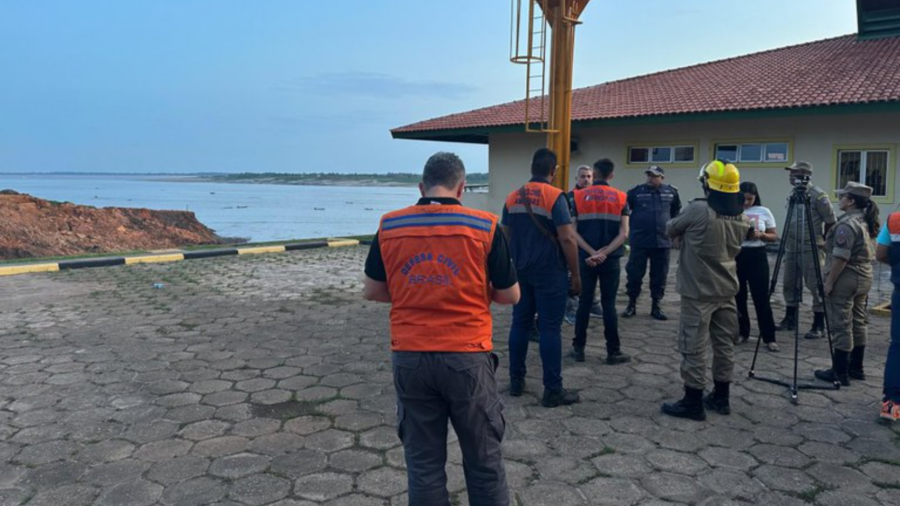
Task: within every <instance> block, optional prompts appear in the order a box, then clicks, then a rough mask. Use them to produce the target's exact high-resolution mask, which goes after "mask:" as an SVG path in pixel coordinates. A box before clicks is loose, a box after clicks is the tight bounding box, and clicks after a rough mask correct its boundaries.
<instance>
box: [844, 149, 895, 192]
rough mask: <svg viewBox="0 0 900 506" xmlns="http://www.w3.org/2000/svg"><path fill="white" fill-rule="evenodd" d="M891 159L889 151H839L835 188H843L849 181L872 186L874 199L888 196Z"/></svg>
mask: <svg viewBox="0 0 900 506" xmlns="http://www.w3.org/2000/svg"><path fill="white" fill-rule="evenodd" d="M889 158H890V152H889V151H888V150H887V149H868V150H865V149H841V150H838V167H837V168H838V170H837V185H835V188H843V187H844V186H846V185H847V183H848V182H849V181H856V182H857V183H862V184H864V185H868V186H871V187H872V196H873V197H885V196H887V186H888V160H889Z"/></svg>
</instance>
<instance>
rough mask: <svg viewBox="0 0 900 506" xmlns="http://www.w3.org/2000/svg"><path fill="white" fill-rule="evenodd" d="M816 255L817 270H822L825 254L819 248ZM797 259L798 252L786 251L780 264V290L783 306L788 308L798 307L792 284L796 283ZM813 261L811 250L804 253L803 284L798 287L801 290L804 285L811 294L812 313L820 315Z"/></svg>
mask: <svg viewBox="0 0 900 506" xmlns="http://www.w3.org/2000/svg"><path fill="white" fill-rule="evenodd" d="M818 253H819V255H818V262H819V269H822V268H823V266H824V264H825V252H824V251H823V250H822V247H821V246H820V247H819V249H818ZM799 259H800V253H799V252H796V251H786V252H785V253H784V263H783V264H782V265H783V266H784V277H783V278H782V281H783V283H782V285H783V286H782V287H781V289H782V291H783V293H784V304H785V305H786V306H788V307H797V306H799V305H800V299H799V297H794V283H796V282H797V276H798V273H799V269H798V268H797V263H798V260H799ZM813 261H814V260H813V254H812V250H809V251H806V252H805V254H804V256H803V282H802V283H801V285H800V286H801V290H802V288H803V285H806V288H807V289H808V290H809V291H810V292H811V293H812V298H813V311H815V312H816V313H821V312H822V298H821V297H820V296H819V289H818V287H817V283H818V280H817V279H816V265H815V264H814V263H813ZM823 281H824V279H823Z"/></svg>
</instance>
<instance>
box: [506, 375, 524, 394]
mask: <svg viewBox="0 0 900 506" xmlns="http://www.w3.org/2000/svg"><path fill="white" fill-rule="evenodd" d="M524 391H525V378H517V377H512V378H510V379H509V395H510V397H520V396H521V395H522V393H523V392H524Z"/></svg>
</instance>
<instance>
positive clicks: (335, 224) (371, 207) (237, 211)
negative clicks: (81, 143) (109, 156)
mask: <svg viewBox="0 0 900 506" xmlns="http://www.w3.org/2000/svg"><path fill="white" fill-rule="evenodd" d="M2 189H12V190H15V191H17V192H19V193H27V194H29V195H32V196H35V197H38V198H42V199H47V200H56V201H61V202H72V203H74V204H82V205H90V206H95V207H146V208H148V209H159V210H179V211H184V210H187V211H193V212H194V213H195V214H196V216H197V219H198V220H200V222H201V223H203V224H204V225H206V226H208V227H210V228H212V229H214V230H215V231H216V233H217V234H219V235H220V236H223V237H242V238H246V239H248V240H251V241H254V242H264V241H278V240H288V239H312V238H320V237H340V236H346V235H362V234H373V233H375V231H376V230H377V229H378V222H379V219H380V218H381V215H382V214H384V213H386V212H387V211H390V210H393V209H397V208H400V207H404V206H407V205H411V204H414V203H415V202H416V200H417V198H418V196H419V191H418V189H417V188H412V187H371V186H368V187H360V186H293V185H264V184H231V183H211V182H193V181H192V182H180V181H178V180H177V179H175V178H172V177H171V176H169V177H166V178H155V177H147V176H106V175H104V176H68V175H66V176H59V175H3V174H0V190H2Z"/></svg>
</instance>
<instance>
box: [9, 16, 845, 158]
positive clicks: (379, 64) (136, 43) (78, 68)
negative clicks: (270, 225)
mask: <svg viewBox="0 0 900 506" xmlns="http://www.w3.org/2000/svg"><path fill="white" fill-rule="evenodd" d="M855 9H856V2H855V0H754V1H753V2H747V1H745V0H594V1H593V2H591V3H590V4H588V6H587V8H586V10H585V12H584V13H583V14H582V17H581V20H582V21H583V24H582V25H580V26H579V27H578V28H577V32H576V43H575V45H576V49H575V70H574V84H575V87H576V88H578V87H583V86H590V85H594V84H599V83H602V82H606V81H610V80H615V79H621V78H626V77H632V76H637V75H642V74H646V73H650V72H656V71H661V70H666V69H671V68H677V67H682V66H687V65H693V64H697V63H703V62H706V61H711V60H717V59H721V58H728V57H732V56H740V55H743V54H748V53H752V52H756V51H761V50H766V49H774V48H778V47H783V46H787V45H792V44H798V43H803V42H810V41H814V40H821V39H825V38H829V37H835V36H840V35H846V34H849V33H855V32H856V10H855ZM509 32H510V0H454V1H442V0H381V1H372V0H367V1H363V0H346V1H338V0H331V1H324V2H323V1H318V2H316V1H312V0H255V1H251V0H243V1H238V0H129V1H122V0H78V1H72V0H0V173H2V172H56V171H65V172H129V173H135V172H169V173H180V172H342V173H352V172H359V173H384V172H420V171H421V168H422V166H423V165H424V162H425V160H426V159H427V158H428V156H430V155H431V154H432V153H434V152H436V151H441V150H444V151H454V152H456V153H458V154H459V155H460V156H461V157H462V158H463V160H464V161H465V163H466V167H467V170H468V171H469V172H484V171H486V170H487V147H486V146H482V145H467V144H456V143H439V142H427V141H412V140H394V139H392V138H391V136H390V132H389V130H390V129H391V128H395V127H399V126H403V125H406V124H409V123H414V122H416V121H421V120H424V119H429V118H433V117H437V116H442V115H445V114H451V113H456V112H463V111H467V110H471V109H476V108H479V107H486V106H490V105H495V104H499V103H503V102H509V101H513V100H519V99H522V98H524V89H525V70H524V67H523V66H518V65H513V64H511V63H509V60H508V56H509V45H510V33H509ZM722 77H723V79H727V76H722Z"/></svg>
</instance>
